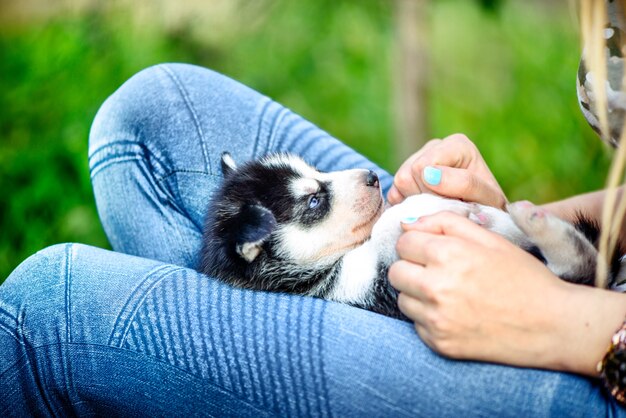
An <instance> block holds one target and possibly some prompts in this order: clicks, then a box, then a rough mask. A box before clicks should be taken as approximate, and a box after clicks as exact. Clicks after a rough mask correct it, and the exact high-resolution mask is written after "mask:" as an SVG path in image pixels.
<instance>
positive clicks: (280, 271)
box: [198, 153, 621, 319]
mask: <svg viewBox="0 0 626 418" xmlns="http://www.w3.org/2000/svg"><path fill="white" fill-rule="evenodd" d="M222 171H223V173H224V183H223V184H222V186H221V188H219V190H217V191H216V192H215V194H214V195H213V197H212V200H211V203H210V206H209V210H208V215H207V219H206V223H205V227H204V232H203V246H202V253H201V257H200V266H199V269H198V270H199V271H200V272H201V273H204V274H207V275H209V276H212V277H216V278H218V279H220V280H223V281H225V282H227V283H230V284H232V285H234V286H238V287H243V288H248V289H256V290H266V291H275V292H287V293H295V294H299V295H307V296H313V297H319V298H323V299H328V300H333V301H337V302H342V303H347V304H350V305H353V306H357V307H360V308H364V309H368V310H371V311H374V312H378V313H381V314H384V315H388V316H391V317H395V318H401V319H406V318H405V317H404V315H403V314H402V313H401V312H400V311H399V309H398V307H397V303H396V298H397V292H396V291H395V289H393V287H391V285H390V284H389V282H388V280H387V270H388V268H389V266H390V265H391V264H392V263H393V262H394V261H396V260H397V258H398V257H397V254H396V250H395V246H396V242H397V240H398V237H399V236H400V234H401V233H402V231H401V226H400V221H401V220H402V219H404V218H406V217H409V216H412V217H421V216H425V215H430V214H434V213H437V212H441V211H453V212H456V213H459V214H462V215H464V216H467V217H468V218H469V219H470V220H473V221H474V222H476V223H478V224H480V225H482V226H484V227H485V228H487V229H489V230H491V231H493V232H496V233H498V234H500V235H502V236H504V237H505V238H507V239H508V240H510V241H511V242H513V243H514V244H516V245H518V246H520V247H521V248H523V249H525V250H527V251H529V252H531V253H532V254H534V255H535V256H537V257H538V258H539V259H541V260H542V261H543V262H545V263H546V265H547V267H548V268H550V269H551V270H552V271H553V272H554V273H555V274H556V275H558V276H560V277H561V278H563V279H565V280H568V281H572V282H575V283H581V284H593V280H594V274H595V268H596V260H597V250H596V248H595V247H594V245H593V244H592V242H595V241H596V240H597V237H598V228H597V226H595V225H593V224H592V223H591V222H589V221H587V220H585V219H583V218H581V219H580V221H579V222H578V223H577V224H576V225H572V224H570V223H567V222H565V221H563V220H561V219H559V218H557V217H555V216H553V215H550V214H548V213H546V212H544V211H542V210H541V209H539V208H537V207H535V206H533V205H530V204H527V205H525V204H515V205H510V206H509V208H508V210H509V212H508V213H507V212H504V211H501V210H499V209H495V208H492V207H488V206H483V205H479V204H476V203H466V202H463V201H459V200H452V199H446V198H442V197H439V196H435V195H431V194H420V195H415V196H411V197H409V198H407V199H406V200H405V201H404V202H403V203H401V204H399V205H396V206H393V207H391V208H388V209H387V210H385V202H384V199H383V196H382V193H381V189H380V185H379V181H378V176H377V175H376V173H374V172H373V171H369V170H362V169H353V170H345V171H337V172H330V173H323V172H319V171H317V170H316V169H315V168H313V167H311V166H310V165H308V164H307V163H306V162H304V161H303V160H302V159H301V158H299V157H296V156H294V155H288V154H273V155H269V156H266V157H264V158H262V159H260V160H257V161H251V162H248V163H246V164H244V165H242V166H241V167H237V166H236V164H235V162H234V161H233V159H232V158H231V157H230V155H229V154H226V153H225V154H224V155H223V156H222ZM616 253H619V254H621V252H616ZM618 269H619V259H618V258H617V257H615V258H614V260H613V261H612V264H611V268H610V270H611V272H612V274H611V277H610V284H611V285H612V284H614V282H615V272H617V271H618Z"/></svg>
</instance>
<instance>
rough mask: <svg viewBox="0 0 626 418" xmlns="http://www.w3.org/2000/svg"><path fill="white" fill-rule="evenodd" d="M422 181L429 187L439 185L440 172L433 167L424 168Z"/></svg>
mask: <svg viewBox="0 0 626 418" xmlns="http://www.w3.org/2000/svg"><path fill="white" fill-rule="evenodd" d="M424 181H425V182H426V183H428V184H430V185H431V186H437V185H438V184H439V183H441V170H440V169H438V168H435V167H430V166H429V167H424Z"/></svg>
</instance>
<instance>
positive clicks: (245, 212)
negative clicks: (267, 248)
mask: <svg viewBox="0 0 626 418" xmlns="http://www.w3.org/2000/svg"><path fill="white" fill-rule="evenodd" d="M238 221H239V222H240V223H239V228H238V231H237V239H236V247H235V249H236V250H237V254H239V255H240V256H241V257H243V258H244V259H245V260H246V261H247V262H248V263H251V262H252V261H254V259H255V258H256V257H257V256H258V255H259V254H260V253H261V251H263V243H264V242H265V241H266V240H267V239H268V238H269V236H270V235H271V234H272V232H273V231H274V229H275V228H276V218H275V217H274V214H272V212H270V211H269V209H266V208H265V207H263V206H260V205H246V206H244V207H243V208H242V209H241V212H240V218H239V219H238Z"/></svg>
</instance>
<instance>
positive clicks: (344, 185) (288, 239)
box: [277, 161, 383, 265]
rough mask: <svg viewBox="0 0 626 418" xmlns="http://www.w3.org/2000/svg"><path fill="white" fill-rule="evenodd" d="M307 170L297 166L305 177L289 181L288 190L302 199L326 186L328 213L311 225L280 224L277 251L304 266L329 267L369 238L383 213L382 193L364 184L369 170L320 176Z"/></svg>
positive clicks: (313, 171)
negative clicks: (328, 204) (319, 265)
mask: <svg viewBox="0 0 626 418" xmlns="http://www.w3.org/2000/svg"><path fill="white" fill-rule="evenodd" d="M282 162H284V161H281V163H282ZM307 167H308V166H307ZM308 168H309V169H308V170H307V169H304V168H303V167H298V169H299V171H300V172H302V173H306V174H307V177H306V178H299V179H296V180H294V181H292V184H290V188H289V190H290V192H291V193H293V194H294V196H296V197H302V196H305V195H309V194H312V193H316V192H317V191H319V187H320V186H319V185H320V183H323V184H325V186H326V187H328V198H329V199H330V205H331V206H330V209H329V213H327V214H326V215H325V216H324V217H323V219H322V220H320V221H319V222H317V223H314V224H312V225H303V224H301V223H299V222H297V221H296V222H294V223H290V224H287V225H282V226H281V227H280V228H279V229H278V231H277V237H278V240H277V241H278V251H279V253H281V254H282V256H283V257H285V258H288V259H289V260H291V261H294V262H297V263H300V264H303V265H308V264H320V263H321V264H331V263H334V262H335V261H336V260H338V259H339V258H340V257H341V256H342V255H344V254H345V253H347V252H348V251H350V250H352V249H354V248H355V247H357V246H359V245H361V244H362V243H363V242H365V241H366V240H367V239H368V238H369V236H370V234H371V231H372V228H373V226H374V223H375V222H376V220H377V219H378V218H379V216H380V214H381V213H382V210H383V199H382V194H381V191H380V189H379V188H378V187H373V186H368V185H367V175H368V170H358V169H357V170H345V171H339V172H333V173H320V172H318V171H316V170H312V171H311V167H308ZM307 209H308V208H303V209H302V210H307Z"/></svg>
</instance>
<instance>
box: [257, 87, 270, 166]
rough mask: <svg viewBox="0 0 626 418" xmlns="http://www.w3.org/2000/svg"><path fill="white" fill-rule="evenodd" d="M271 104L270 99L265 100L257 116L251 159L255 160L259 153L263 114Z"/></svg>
mask: <svg viewBox="0 0 626 418" xmlns="http://www.w3.org/2000/svg"><path fill="white" fill-rule="evenodd" d="M272 103H273V101H272V100H271V99H267V101H266V102H265V103H263V108H262V109H261V112H260V114H259V125H258V127H257V132H256V137H255V139H254V148H253V149H252V157H253V158H256V157H257V153H258V152H259V151H258V148H259V139H260V138H261V132H262V131H263V121H264V120H265V114H266V113H267V110H268V109H269V107H270V105H271V104H272Z"/></svg>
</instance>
